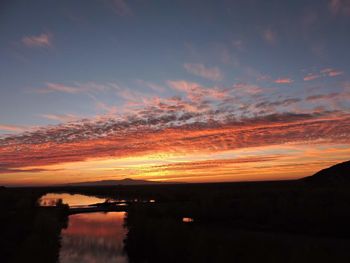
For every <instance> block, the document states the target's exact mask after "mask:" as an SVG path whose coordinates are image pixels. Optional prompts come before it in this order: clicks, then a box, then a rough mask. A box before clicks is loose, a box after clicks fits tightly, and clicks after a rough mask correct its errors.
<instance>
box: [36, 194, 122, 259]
mask: <svg viewBox="0 0 350 263" xmlns="http://www.w3.org/2000/svg"><path fill="white" fill-rule="evenodd" d="M57 199H62V200H63V203H66V204H69V205H70V206H71V207H74V206H85V205H89V204H94V203H101V202H104V201H105V199H101V198H97V197H92V196H85V195H70V194H47V195H45V196H43V197H42V198H41V200H40V204H42V205H51V204H53V203H55V200H57ZM124 217H125V212H108V213H84V214H75V215H70V216H69V222H68V227H67V229H64V230H62V233H61V237H62V240H61V250H60V254H59V260H60V261H59V262H60V263H107V262H108V263H127V262H128V258H127V256H126V254H125V253H124V251H123V249H124V243H123V240H124V238H125V236H126V234H127V229H126V228H124V226H123V224H124Z"/></svg>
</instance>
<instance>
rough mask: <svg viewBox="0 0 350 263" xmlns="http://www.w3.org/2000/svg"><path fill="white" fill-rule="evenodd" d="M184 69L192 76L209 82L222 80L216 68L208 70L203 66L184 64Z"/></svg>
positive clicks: (221, 75)
mask: <svg viewBox="0 0 350 263" xmlns="http://www.w3.org/2000/svg"><path fill="white" fill-rule="evenodd" d="M184 68H185V69H186V70H187V71H188V72H189V73H191V74H193V75H196V76H200V77H203V78H206V79H209V80H213V81H220V80H222V79H223V74H222V72H221V71H220V69H219V68H218V67H213V68H208V67H206V66H204V65H203V64H190V63H185V64H184Z"/></svg>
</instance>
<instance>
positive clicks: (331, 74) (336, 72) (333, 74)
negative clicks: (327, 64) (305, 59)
mask: <svg viewBox="0 0 350 263" xmlns="http://www.w3.org/2000/svg"><path fill="white" fill-rule="evenodd" d="M321 73H322V74H324V75H325V76H328V77H336V76H339V75H342V74H343V73H344V72H343V71H340V70H335V69H332V68H325V69H322V70H321Z"/></svg>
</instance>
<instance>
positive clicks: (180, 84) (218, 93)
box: [167, 80, 228, 102]
mask: <svg viewBox="0 0 350 263" xmlns="http://www.w3.org/2000/svg"><path fill="white" fill-rule="evenodd" d="M167 83H168V85H169V86H170V87H171V88H173V89H175V90H178V91H182V92H185V93H186V94H187V97H188V98H189V99H190V100H191V101H197V102H198V101H200V100H203V99H204V98H205V97H209V98H212V99H223V98H224V97H226V96H227V92H228V90H225V89H219V88H215V87H212V88H205V87H203V86H201V85H200V84H198V83H195V82H188V81H185V80H177V81H172V80H169V81H168V82H167Z"/></svg>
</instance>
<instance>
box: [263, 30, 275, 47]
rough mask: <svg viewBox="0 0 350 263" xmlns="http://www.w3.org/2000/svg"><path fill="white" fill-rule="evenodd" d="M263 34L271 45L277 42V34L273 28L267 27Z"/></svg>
mask: <svg viewBox="0 0 350 263" xmlns="http://www.w3.org/2000/svg"><path fill="white" fill-rule="evenodd" d="M261 35H262V37H263V39H264V40H265V42H267V43H268V44H270V45H274V44H276V42H277V34H276V32H275V31H273V30H272V29H271V28H267V29H265V30H263V31H262V32H261Z"/></svg>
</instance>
